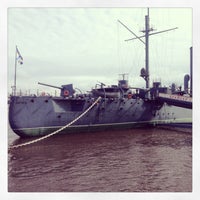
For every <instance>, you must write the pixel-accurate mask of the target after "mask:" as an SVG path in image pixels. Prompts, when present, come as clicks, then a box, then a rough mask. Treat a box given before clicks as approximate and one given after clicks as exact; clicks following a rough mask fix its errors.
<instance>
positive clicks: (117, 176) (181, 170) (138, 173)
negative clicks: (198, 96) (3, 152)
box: [8, 128, 192, 192]
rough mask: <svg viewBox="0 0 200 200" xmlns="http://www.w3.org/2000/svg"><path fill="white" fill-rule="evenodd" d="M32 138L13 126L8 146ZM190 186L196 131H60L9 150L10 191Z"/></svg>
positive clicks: (145, 189) (161, 189) (186, 188)
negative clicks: (67, 132) (21, 135)
mask: <svg viewBox="0 0 200 200" xmlns="http://www.w3.org/2000/svg"><path fill="white" fill-rule="evenodd" d="M32 139H33V138H29V139H20V138H19V137H18V136H16V135H15V134H14V133H13V132H12V130H11V129H10V128H9V131H8V142H9V145H11V144H19V143H24V142H26V141H29V140H32ZM191 191H192V131H191V130H189V131H188V130H187V131H185V130H179V131H177V130H176V131H174V130H168V129H163V128H148V129H144V128H143V129H132V130H126V131H114V132H109V131H108V132H96V133H76V134H65V135H59V134H58V135H55V136H52V137H50V138H48V139H46V140H43V141H40V142H38V143H35V144H31V145H28V146H24V147H21V148H19V149H14V150H12V151H10V152H9V154H8V192H191Z"/></svg>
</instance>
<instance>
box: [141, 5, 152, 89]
mask: <svg viewBox="0 0 200 200" xmlns="http://www.w3.org/2000/svg"><path fill="white" fill-rule="evenodd" d="M150 31H151V30H150V29H149V8H147V15H146V16H145V30H144V31H142V32H144V33H145V52H146V53H145V57H146V58H145V69H146V77H145V78H146V88H149V32H150Z"/></svg>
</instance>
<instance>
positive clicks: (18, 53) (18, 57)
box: [16, 46, 23, 65]
mask: <svg viewBox="0 0 200 200" xmlns="http://www.w3.org/2000/svg"><path fill="white" fill-rule="evenodd" d="M16 51H17V58H16V59H17V60H18V62H19V64H21V65H22V64H23V57H22V56H21V54H20V52H19V50H18V48H17V46H16Z"/></svg>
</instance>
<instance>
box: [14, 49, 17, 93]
mask: <svg viewBox="0 0 200 200" xmlns="http://www.w3.org/2000/svg"><path fill="white" fill-rule="evenodd" d="M16 79H17V46H16V49H15V76H14V96H16V89H17V88H16V87H17V86H16Z"/></svg>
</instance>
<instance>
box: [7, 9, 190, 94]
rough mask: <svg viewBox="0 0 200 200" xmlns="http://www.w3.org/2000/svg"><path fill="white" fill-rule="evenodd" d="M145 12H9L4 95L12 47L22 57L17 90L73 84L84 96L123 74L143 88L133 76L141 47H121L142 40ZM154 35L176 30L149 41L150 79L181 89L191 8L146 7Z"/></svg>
mask: <svg viewBox="0 0 200 200" xmlns="http://www.w3.org/2000/svg"><path fill="white" fill-rule="evenodd" d="M146 14H147V9H146V8H9V9H8V91H9V92H11V86H12V85H13V83H14V63H15V46H16V45H17V46H18V49H19V51H20V53H21V55H22V56H23V58H24V64H23V65H19V64H18V66H17V89H18V90H19V89H22V91H27V90H29V89H30V90H31V92H34V93H35V92H36V90H37V89H39V90H40V91H51V92H53V91H55V89H51V90H49V88H47V87H43V86H40V85H38V84H37V82H44V83H47V84H52V85H56V86H61V85H63V84H68V83H73V84H74V87H76V88H79V89H81V90H82V91H87V90H89V89H91V87H93V86H95V84H96V83H97V81H100V82H104V83H106V84H108V85H111V84H117V80H118V77H119V76H118V74H120V73H128V74H129V84H131V85H132V86H137V87H145V81H144V80H143V79H142V78H141V77H140V76H139V75H140V69H141V68H142V67H144V66H145V55H144V44H143V43H141V42H140V41H139V40H133V41H130V42H125V41H124V40H125V39H129V38H132V37H133V35H132V34H131V33H130V32H129V31H128V30H127V29H125V28H124V27H123V26H122V25H120V24H119V23H118V22H117V20H118V19H119V20H120V21H122V22H123V23H124V24H126V25H127V26H128V27H129V28H130V29H131V30H132V31H133V32H134V33H135V34H137V35H139V36H140V35H142V32H140V31H141V30H143V29H144V23H145V22H144V17H145V15H146ZM150 25H151V26H152V27H153V28H154V29H155V31H162V30H165V29H170V28H174V27H178V29H176V30H174V31H169V32H166V33H161V34H159V35H154V36H151V37H150V79H151V82H152V80H161V82H162V85H170V84H171V83H172V82H174V83H176V84H178V85H183V78H184V75H185V74H187V73H188V74H189V72H190V68H189V63H190V61H189V48H190V47H191V46H192V9H191V8H150Z"/></svg>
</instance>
